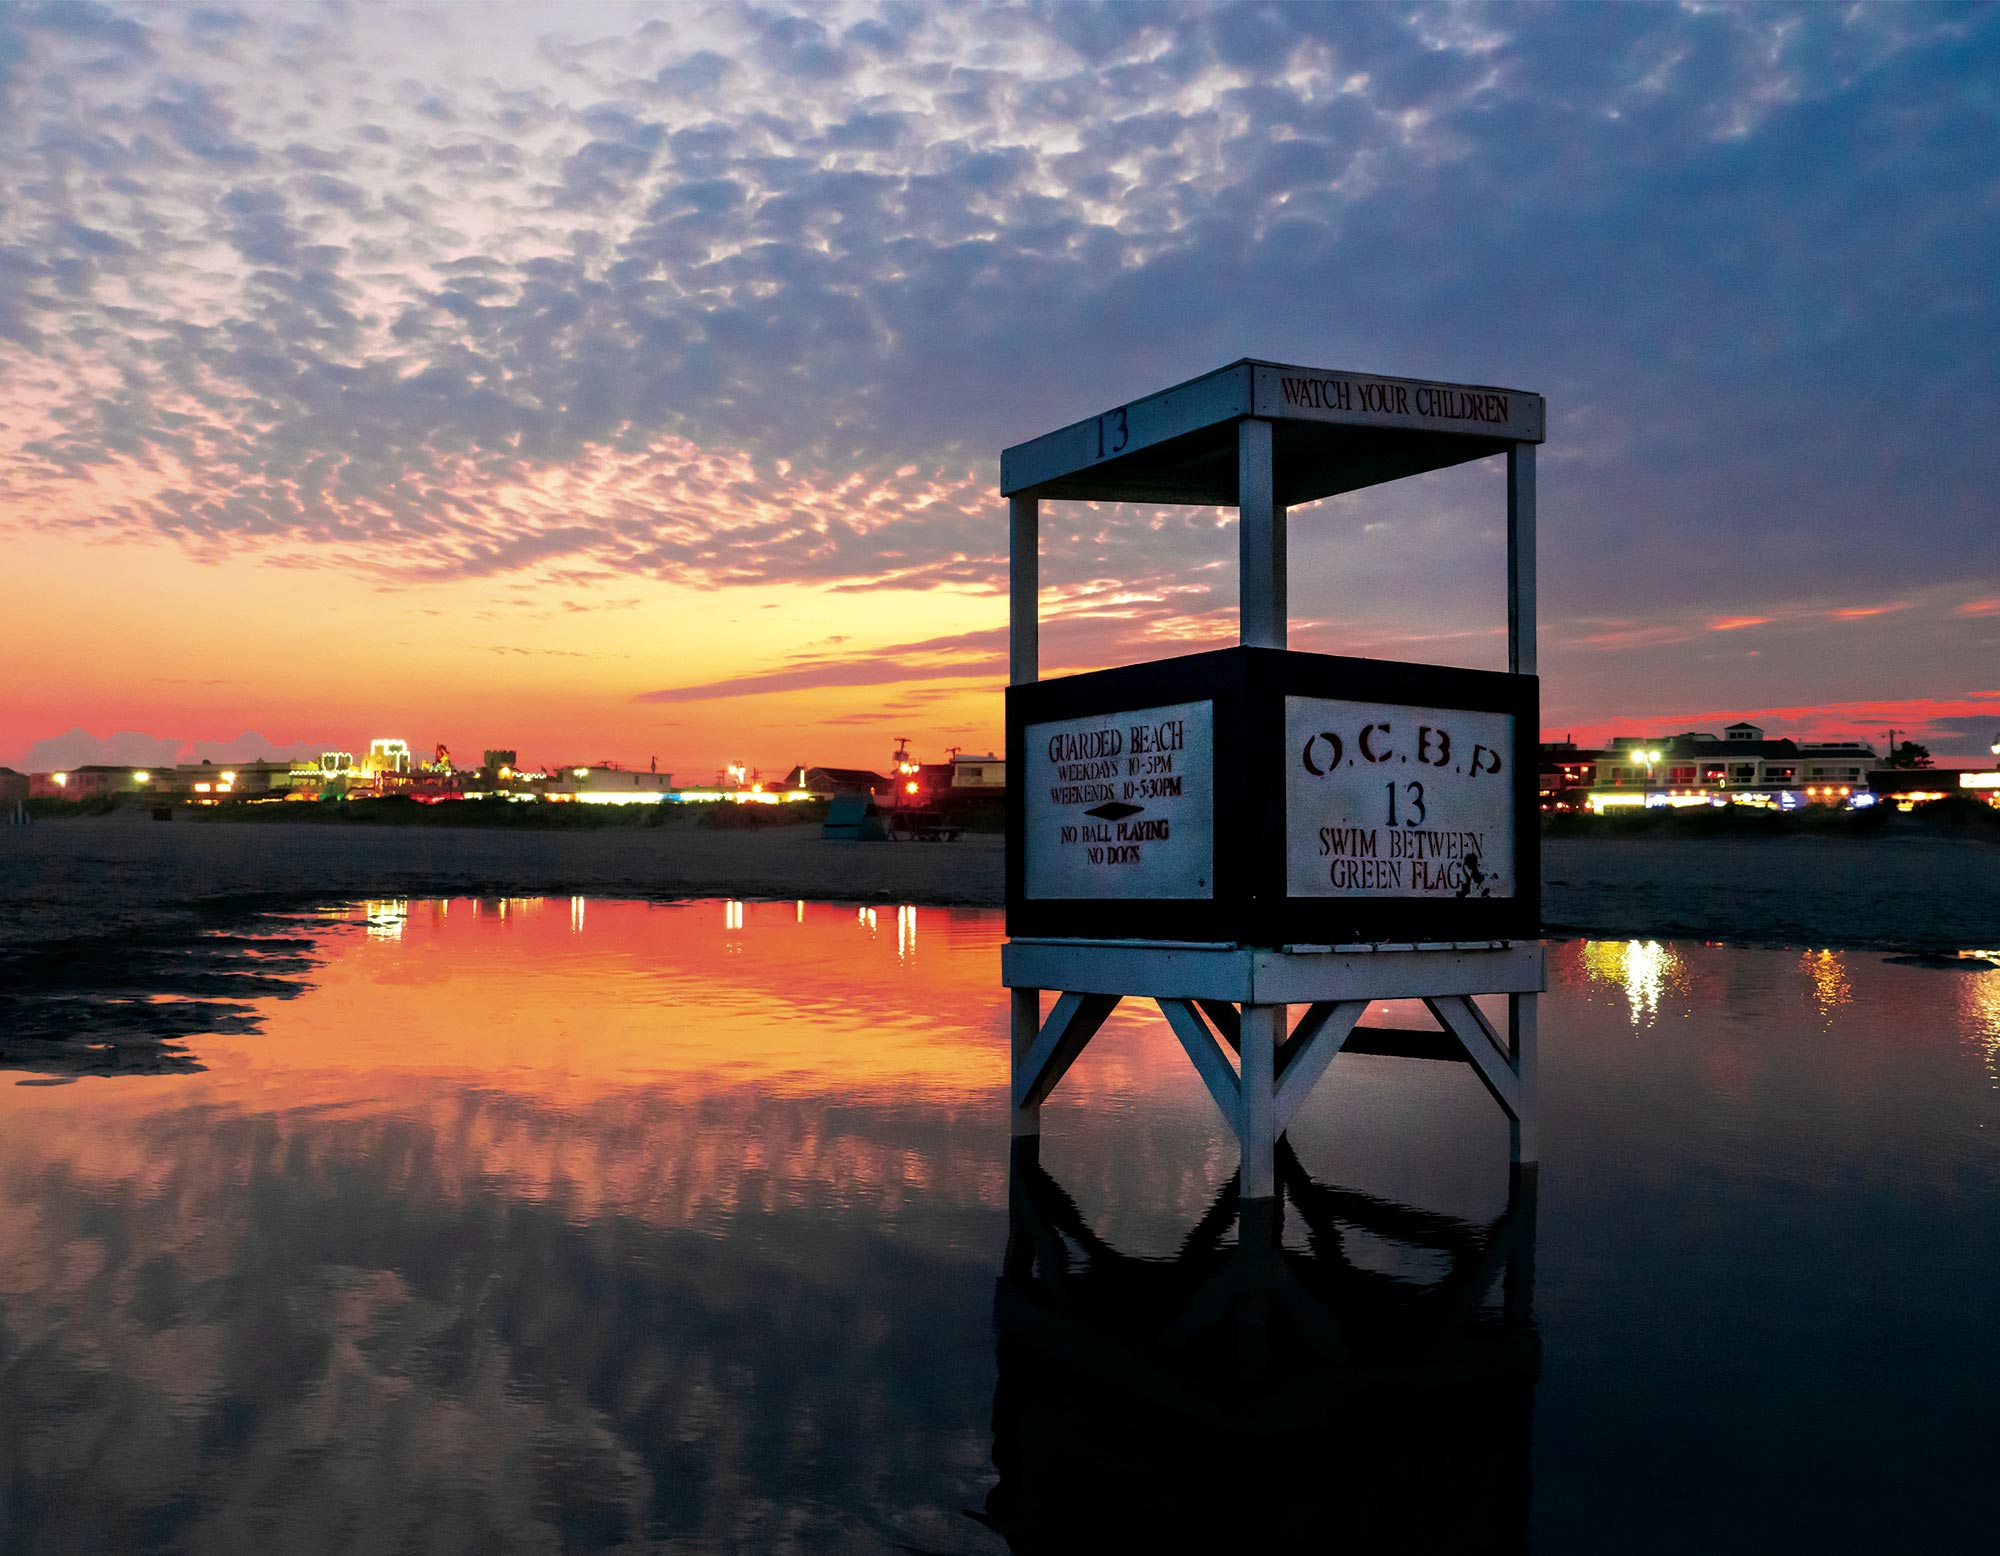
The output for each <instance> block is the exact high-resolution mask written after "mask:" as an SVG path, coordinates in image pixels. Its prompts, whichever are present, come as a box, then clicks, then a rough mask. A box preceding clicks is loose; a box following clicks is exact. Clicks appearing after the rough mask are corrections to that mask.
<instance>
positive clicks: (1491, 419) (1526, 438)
mask: <svg viewBox="0 0 2000 1556" xmlns="http://www.w3.org/2000/svg"><path fill="white" fill-rule="evenodd" d="M1543 421H1544V407H1543V404H1542V400H1541V397H1540V396H1539V395H1534V394H1527V393H1523V392H1521V391H1518V390H1507V389H1492V388H1485V387H1471V386H1466V385H1458V384H1438V383H1423V382H1417V381H1414V380H1409V379H1386V378H1376V377H1371V376H1368V375H1363V374H1354V373H1343V372H1328V371H1324V370H1320V369H1313V368H1298V367H1285V366H1280V365H1278V364H1274V363H1266V362H1255V361H1242V362H1237V363H1233V364H1231V365H1230V366H1228V367H1225V368H1222V369H1220V370H1218V371H1216V372H1214V373H1210V374H1208V375H1206V376H1204V377H1202V378H1198V379H1195V380H1193V381H1191V382H1189V383H1185V384H1181V385H1177V386H1176V387H1174V388H1171V389H1167V390H1163V391H1161V392H1160V393H1158V394H1154V395H1150V396H1148V397H1146V398H1144V399H1141V400H1136V401H1133V402H1132V403H1130V404H1128V405H1123V406H1119V407H1117V408H1116V409H1113V410H1110V411H1107V412H1105V413H1104V414H1103V415H1100V416H1094V417H1092V418H1090V419H1088V420H1086V421H1081V422H1077V423H1074V424H1073V425H1071V426H1068V427H1065V428H1062V429H1060V430H1058V431H1056V432H1051V433H1049V434H1047V435H1046V436H1044V437H1040V438H1037V439H1035V440H1034V441H1032V442H1029V443H1025V444H1021V445H1019V446H1017V447H1015V448H1010V449H1008V450H1007V451H1006V452H1005V453H1004V454H1003V455H1002V456H1001V488H1002V490H1003V491H1004V492H1005V493H1006V495H1007V496H1008V498H1009V500H1010V502H1011V504H1012V526H1013V527H1012V603H1011V621H1012V674H1011V683H1012V684H1011V685H1010V686H1009V688H1008V693H1007V775H1008V817H1007V822H1008V825H1007V839H1008V841H1007V932H1008V935H1009V936H1010V941H1009V943H1008V945H1007V946H1006V948H1005V950H1004V952H1003V955H1002V962H1001V966H1002V978H1003V981H1004V982H1005V983H1006V984H1007V985H1008V986H1009V987H1010V988H1011V989H1012V990H1013V1045H1014V1066H1013V1095H1012V1107H1013V1121H1014V1122H1013V1127H1014V1133H1015V1135H1016V1136H1017V1137H1032V1136H1035V1135H1038V1134H1039V1132H1040V1129H1041V1106H1042V1103H1043V1101H1044V1100H1045V1099H1046V1098H1047V1097H1048V1095H1049V1094H1050V1092H1051V1091H1052V1090H1053V1089H1054V1088H1055V1086H1056V1084H1057V1083H1058V1082H1059V1081H1060V1080H1061V1079H1062V1076H1063V1073H1064V1072H1065V1071H1066V1070H1067V1069H1068V1068H1069V1066H1070V1065H1071V1064H1072V1063H1073V1062H1074V1061H1075V1060H1076V1058H1077V1056H1078V1055H1079V1054H1080V1053H1082V1051H1083V1049H1084V1046H1085V1045H1086V1044H1087V1043H1088V1042H1089V1041H1090V1039H1091V1037H1092V1035H1093V1034H1094V1033H1095V1032H1096V1031H1097V1030H1098V1028H1099V1027H1100V1026H1101V1025H1102V1024H1103V1022H1104V1020H1105V1018H1106V1017H1107V1016H1109V1014H1110V1013H1111V1011H1112V1009H1113V1008H1114V1007H1115V1006H1116V1005H1117V1004H1118V1003H1119V1001H1120V1000H1122V999H1126V998H1142V999H1149V1000H1153V1001H1156V1002H1157V1003H1158V1005H1159V1007H1160V1009H1161V1011H1162V1012H1163V1013H1164V1014H1165V1016H1166V1017H1167V1020H1168V1022H1169V1023H1170V1024H1171V1026H1172V1028H1173V1031H1174V1033H1175V1035H1176V1036H1177V1037H1178V1038H1179V1040H1180V1042H1181V1044H1182V1046H1183V1047H1184V1048H1185V1049H1186V1051H1187V1054H1188V1057H1189V1058H1190V1059H1191V1060H1192V1062H1193V1064H1194V1066H1195V1069H1196V1070H1197V1072H1198V1073H1199V1074H1200V1076H1201V1078H1202V1080H1203V1082H1204V1083H1205V1084H1206V1086H1207V1088H1208V1090H1209V1093H1210V1094H1211V1096H1212V1097H1213V1098H1214V1100H1215V1103H1216V1105H1217V1107H1218V1108H1220V1109H1221V1111H1222V1114H1223V1117H1224V1118H1225V1119H1226V1120H1227V1121H1228V1123H1229V1124H1230V1126H1231V1128H1232V1129H1233V1130H1234V1132H1235V1134H1236V1137H1237V1141H1238V1145H1239V1148H1240V1150H1241V1153H1242V1193H1243V1196H1244V1198H1245V1199H1246V1200H1263V1199H1269V1198H1270V1197H1271V1196H1272V1195H1273V1194H1274V1193H1275V1192H1276V1177H1275V1174H1276V1165H1275V1163H1276V1148H1277V1142H1278V1139H1279V1137H1280V1136H1281V1135H1283V1133H1284V1132H1285V1129H1286V1127H1287V1125H1288V1124H1289V1122H1290V1121H1291V1119H1292V1117H1293V1116H1294V1115H1295V1114H1296V1112H1297V1110H1298V1108H1299V1106H1300V1105H1301V1104H1302V1103H1303V1102H1304V1100H1305V1098H1306V1095H1307V1094H1308V1093H1309V1092H1310V1091H1311V1089H1312V1088H1313V1086H1314V1084H1315V1083H1316V1082H1317V1081H1318V1080H1319V1078H1320V1077H1321V1076H1322V1075H1323V1074H1324V1073H1325V1072H1326V1069H1327V1066H1328V1065H1329V1063H1330V1062H1331V1061H1332V1059H1333V1057H1334V1056H1335V1054H1336V1053H1338V1052H1340V1051H1342V1049H1343V1048H1345V1049H1346V1050H1347V1051H1350V1052H1352V1051H1356V1050H1358V1049H1362V1048H1365V1047H1369V1046H1371V1045H1372V1046H1375V1048H1376V1051H1387V1052H1394V1051H1397V1048H1396V1045H1397V1044H1399V1043H1402V1042H1404V1041H1407V1039H1406V1038H1405V1037H1403V1036H1400V1035H1389V1036H1386V1037H1385V1036H1383V1035H1382V1034H1378V1033H1371V1032H1369V1031H1368V1030H1367V1029H1366V1028H1363V1027H1360V1026H1359V1025H1358V1023H1359V1021H1360V1018H1361V1016H1362V1015H1363V1013H1364V1012H1365V1011H1366V1010H1367V1008H1368V1005H1369V1003H1370V1002H1371V1001H1374V1000H1383V999H1421V1000H1422V1001H1423V1002H1424V1003H1425V1005H1426V1006H1427V1007H1428V1008H1429V1010H1430V1011H1431V1013H1432V1015H1433V1016H1434V1017H1435V1018H1436V1020H1437V1023H1438V1026H1439V1028H1440V1040H1441V1041H1442V1042H1443V1043H1444V1044H1447V1045H1449V1047H1450V1049H1451V1051H1452V1052H1453V1053H1454V1054H1456V1055H1457V1056H1458V1057H1460V1058H1462V1059H1463V1060H1464V1061H1465V1062H1466V1063H1468V1064H1470V1065H1471V1066H1472V1068H1473V1070H1474V1071H1475V1073H1476V1074H1477V1075H1478V1077H1479V1079H1480V1080H1481V1081H1482V1082H1483V1083H1484V1085H1485V1087H1486V1089H1487V1090H1488V1091H1489V1092H1490V1093H1491V1094H1492V1096H1493V1097H1494V1099H1495V1100H1496V1101H1497V1102H1498V1103H1499V1104H1500V1106H1501V1108H1502V1109H1503V1110H1504V1112H1505V1113H1506V1115H1507V1117H1508V1119H1509V1122H1510V1126H1511V1128H1510V1137H1511V1146H1512V1150H1511V1154H1512V1157H1513V1160H1514V1161H1516V1162H1523V1163H1526V1162H1533V1161H1534V1160H1535V1159H1536V1155H1537V1146H1536V1140H1535V1000H1536V996H1537V994H1538V993H1539V991H1540V990H1541V988H1542V987H1543V982H1544V976H1545V974H1544V962H1543V954H1542V945H1541V942H1540V940H1539V938H1538V937H1539V934H1540V858H1539V844H1538V832H1539V820H1538V812H1537V796H1536V778H1537V756H1538V749H1537V743H1538V740H1539V734H1540V732H1539V691H1538V686H1537V683H1536V680H1535V675H1534V671H1535V627H1534V622H1535V594H1534V591H1535V565H1534V556H1535V544H1534V522H1535V519H1534V513H1535V477H1534V469H1535V466H1534V452H1535V445H1536V444H1537V443H1539V442H1541V441H1542V437H1543ZM1501 454H1504V455H1505V456H1506V463H1507V658H1508V673H1506V674H1500V673H1497V672H1481V671H1470V670H1456V669H1447V668H1444V667H1441V666H1436V665H1421V664H1392V663H1389V662H1386V661H1379V660H1361V659H1347V658H1337V657H1333V656H1329V655H1320V654H1298V653H1289V652H1287V651H1286V648H1285V641H1286V617H1287V599H1286V567H1285V552H1286V546H1285V538H1286V532H1285V513H1286V509H1287V508H1288V507H1291V506H1296V505H1298V504H1302V503H1307V502H1312V501H1315V500H1317V499H1319V498H1322V497H1326V496H1330V495H1332V494H1334V493H1338V492H1347V491H1354V490H1357V489H1359V488H1362V487H1366V486H1372V485H1375V484H1378V483H1380V482H1384V481H1390V480H1396V479H1400V478H1402V477H1405V476H1411V475H1418V474H1421V473H1423V472H1426V471H1430V470H1437V469H1442V468H1445V467H1447V466H1450V465H1456V464H1462V463H1465V462H1467V461H1470V460H1476V459H1482V458H1486V457H1488V456H1491V455H1501ZM1043 497H1049V498H1065V499H1077V500H1085V501H1103V502H1141V503H1148V504H1167V503H1180V504H1192V505H1201V506H1234V507H1235V508H1236V509H1237V512H1238V517H1239V524H1238V532H1239V533H1238V540H1239V548H1240V557H1241V565H1242V576H1241V598H1242V618H1241V644H1240V646H1239V647H1236V648H1231V649H1224V650H1220V651H1217V652H1212V653H1205V654H1196V655H1191V656H1188V657H1186V658H1181V659H1172V660H1164V661H1157V662H1154V663H1150V664H1139V665H1127V666H1123V667H1120V668H1117V669H1112V670H1106V671H1100V672H1096V673H1094V674H1090V675H1080V676H1071V677H1066V678H1063V679H1059V680H1054V681H1046V682H1042V681H1038V680H1037V673H1038V663H1037V637H1038V627H1039V606H1038V558H1037V549H1038V529H1039V524H1038V505H1039V501H1040V499H1041V498H1043ZM1044 989H1048V990H1052V991H1059V992H1058V997H1057V998H1056V1000H1055V1002H1054V1006H1053V1008H1052V1009H1051V1010H1050V1011H1049V1013H1048V1015H1047V1017H1046V1019H1044V1017H1043V1013H1042V1008H1041V995H1042V991H1043V990H1044ZM1480 995H1498V996H1504V997H1505V1000H1506V1006H1507V1015H1506V1020H1505V1023H1504V1025H1505V1032H1504V1034H1503V1033H1502V1032H1499V1031H1496V1030H1495V1027H1494V1026H1493V1025H1492V1024H1491V1023H1490V1022H1489V1021H1488V1019H1487V1017H1486V1015H1485V1014H1484V1013H1483V1012H1482V1011H1481V1010H1480V1008H1479V1006H1478V1005H1476V1004H1475V1003H1474V996H1480ZM1293 1005H1298V1006H1302V1007H1304V1010H1303V1014H1302V1015H1301V1017H1300V1019H1299V1020H1298V1022H1297V1023H1296V1024H1295V1025H1294V1024H1292V1023H1291V1021H1290V1007H1291V1006H1293ZM1288 1028H1289V1030H1287V1029H1288Z"/></svg>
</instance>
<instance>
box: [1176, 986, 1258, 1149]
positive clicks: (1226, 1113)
mask: <svg viewBox="0 0 2000 1556" xmlns="http://www.w3.org/2000/svg"><path fill="white" fill-rule="evenodd" d="M1159 1006H1160V1013H1161V1014H1162V1015H1163V1016H1165V1017H1166V1018H1167V1025H1168V1026H1170V1027H1172V1028H1173V1029H1174V1036H1175V1037H1177V1038H1179V1039H1180V1040H1181V1047H1183V1048H1185V1049H1186V1050H1187V1056H1188V1058H1189V1060H1190V1061H1192V1062H1193V1064H1194V1069H1195V1074H1197V1075H1199V1076H1200V1077H1201V1079H1202V1084H1203V1085H1205V1086H1207V1087H1208V1094H1209V1096H1211V1097H1212V1098H1214V1099H1215V1105H1216V1106H1217V1107H1218V1108H1220V1109H1221V1110H1222V1116H1223V1117H1224V1118H1225V1119H1227V1120H1228V1122H1229V1130H1230V1133H1231V1134H1234V1133H1236V1128H1237V1116H1236V1115H1237V1112H1238V1108H1239V1097H1240V1092H1239V1090H1238V1086H1237V1081H1236V1071H1235V1069H1234V1068H1233V1067H1232V1066H1231V1065H1230V1063H1229V1059H1228V1056H1227V1055H1225V1054H1224V1053H1223V1051H1222V1045H1221V1044H1220V1043H1218V1042H1217V1041H1216V1040H1215V1035H1214V1034H1213V1033H1212V1032H1210V1031H1209V1029H1208V1024H1207V1023H1206V1022H1204V1021H1203V1020H1202V1019H1201V1017H1200V1015H1199V1014H1197V1013H1196V1011H1195V1008H1194V1002H1193V1001H1192V1000H1172V999H1163V1000H1161V1001H1159Z"/></svg>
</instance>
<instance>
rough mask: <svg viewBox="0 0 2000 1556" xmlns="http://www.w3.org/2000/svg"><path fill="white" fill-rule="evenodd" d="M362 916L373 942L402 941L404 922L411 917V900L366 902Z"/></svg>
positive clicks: (399, 898)
mask: <svg viewBox="0 0 2000 1556" xmlns="http://www.w3.org/2000/svg"><path fill="white" fill-rule="evenodd" d="M361 916H362V918H363V920H364V921H366V923H367V925H368V938H369V939H371V940H401V939H402V938H403V921H404V920H405V919H407V918H408V917H409V916H410V899H409V898H407V897H398V898H396V899H395V900H394V901H388V902H364V903H362V904H361Z"/></svg>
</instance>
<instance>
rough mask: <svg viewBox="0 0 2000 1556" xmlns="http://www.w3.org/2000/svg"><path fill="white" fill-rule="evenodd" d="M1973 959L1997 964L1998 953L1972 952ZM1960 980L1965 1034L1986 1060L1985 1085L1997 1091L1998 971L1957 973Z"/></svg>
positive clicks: (1999, 1073)
mask: <svg viewBox="0 0 2000 1556" xmlns="http://www.w3.org/2000/svg"><path fill="white" fill-rule="evenodd" d="M1973 954H1974V955H1975V956H1982V957H1985V958H1986V959H1987V960H1988V961H2000V951H1976V952H1974V953H1973ZM1953 976H1955V977H1958V978H1961V979H1963V980H1964V981H1963V983H1962V984H1961V985H1960V988H1961V991H1962V992H1961V994H1960V999H1961V1001H1962V1003H1963V1006H1964V1010H1965V1031H1966V1035H1967V1036H1968V1037H1969V1038H1971V1040H1972V1041H1973V1042H1974V1043H1975V1044H1977V1045H1978V1047H1979V1048H1980V1050H1981V1052H1982V1054H1983V1056H1984V1058H1985V1061H1986V1084H1987V1085H1988V1086H1989V1087H1991V1088H1992V1089H1993V1090H1995V1091H2000V972H1977V973H1957V974H1954V975H1953Z"/></svg>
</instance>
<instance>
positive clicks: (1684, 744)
mask: <svg viewBox="0 0 2000 1556" xmlns="http://www.w3.org/2000/svg"><path fill="white" fill-rule="evenodd" d="M1593 766H1594V768H1595V772H1594V774H1593V778H1592V783H1591V786H1590V792H1589V794H1588V796H1587V798H1586V803H1587V804H1588V805H1589V807H1590V808H1591V809H1592V810H1596V811H1599V812H1602V811H1603V810H1605V809H1608V808H1611V807H1614V806H1623V805H1705V804H1715V803H1723V802H1733V803H1739V804H1752V805H1777V806H1780V807H1785V808H1789V807H1792V806H1796V805H1810V804H1829V805H1838V804H1843V803H1852V801H1853V798H1854V796H1855V795H1857V794H1863V795H1865V794H1866V793H1867V788H1868V777H1869V775H1870V774H1871V773H1873V772H1874V771H1875V770H1876V769H1877V768H1879V767H1880V766H1881V758H1879V757H1878V756H1877V755H1876V754H1875V752H1874V750H1873V749H1872V748H1870V747H1868V746H1865V745H1863V744H1861V743H1860V742H1859V741H1852V740H1812V741H1804V742H1801V741H1796V740H1770V739H1767V738H1765V734H1764V731H1763V730H1762V729H1761V728H1759V727H1758V726H1757V725H1755V724H1749V723H1737V724H1731V725H1730V726H1729V727H1728V728H1727V729H1725V730H1724V731H1723V732H1722V734H1721V735H1720V736H1717V735H1715V734H1712V733H1710V732H1708V731H1705V730H1684V731H1682V732H1681V733H1680V734H1676V735H1621V736H1619V737H1617V738H1616V739H1614V740H1613V741H1611V743H1610V744H1609V745H1608V746H1606V747H1605V749H1604V750H1602V751H1601V752H1599V753H1597V756H1596V760H1595V762H1594V763H1593Z"/></svg>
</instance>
